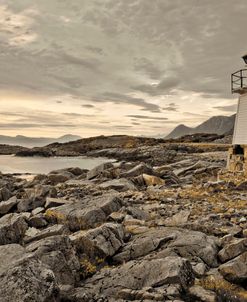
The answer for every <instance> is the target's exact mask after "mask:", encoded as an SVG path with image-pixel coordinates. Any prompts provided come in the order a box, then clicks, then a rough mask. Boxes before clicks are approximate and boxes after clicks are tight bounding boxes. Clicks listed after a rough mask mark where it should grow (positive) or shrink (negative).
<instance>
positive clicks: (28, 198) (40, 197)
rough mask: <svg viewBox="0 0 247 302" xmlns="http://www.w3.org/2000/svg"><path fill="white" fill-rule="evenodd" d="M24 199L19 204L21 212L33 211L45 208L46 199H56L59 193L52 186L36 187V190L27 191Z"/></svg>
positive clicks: (18, 207)
mask: <svg viewBox="0 0 247 302" xmlns="http://www.w3.org/2000/svg"><path fill="white" fill-rule="evenodd" d="M25 193H26V194H25V196H24V198H23V199H22V200H21V201H20V202H19V203H18V206H17V209H18V211H19V212H28V211H32V210H34V209H36V208H38V207H44V205H45V202H46V197H48V196H50V197H55V196H56V194H57V191H56V189H55V188H54V187H52V186H44V185H36V186H35V188H34V189H26V190H25Z"/></svg>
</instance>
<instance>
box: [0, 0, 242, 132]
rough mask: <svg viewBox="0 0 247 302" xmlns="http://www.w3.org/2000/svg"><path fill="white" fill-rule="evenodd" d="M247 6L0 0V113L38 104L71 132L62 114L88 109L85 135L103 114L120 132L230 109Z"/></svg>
mask: <svg viewBox="0 0 247 302" xmlns="http://www.w3.org/2000/svg"><path fill="white" fill-rule="evenodd" d="M246 9H247V3H246V1H245V0H238V1H235V2H234V3H233V2H232V1H231V0H218V1H214V0H208V1H197V0H187V1H184V0H174V1H168V0H153V1H150V0H125V1H122V0H105V1H99V0H84V1H80V0H74V1H69V0H63V1H59V0H54V1H50V0H42V1H32V0H25V1H24V0H2V1H0V43H1V51H0V65H1V69H0V94H1V99H2V100H3V101H0V111H5V109H8V111H9V112H10V111H11V110H12V111H16V112H20V111H22V112H25V111H26V112H29V111H30V110H34V111H35V110H37V107H39V106H38V105H37V99H38V98H39V99H40V100H41V99H42V100H43V104H44V106H45V107H44V108H47V110H51V111H57V116H58V117H59V118H60V119H61V121H62V119H65V120H64V125H70V122H71V123H73V121H69V122H66V121H67V119H69V117H68V116H66V115H61V111H64V112H67V111H68V112H70V111H74V112H75V113H78V112H80V110H81V111H83V108H84V109H90V108H92V112H93V113H94V115H95V116H94V121H91V120H90V121H89V124H86V123H85V128H87V129H90V128H89V125H90V123H91V129H92V132H90V131H87V132H88V133H89V132H90V133H96V132H97V131H98V133H97V134H100V132H101V131H106V129H104V128H101V127H99V123H104V120H103V118H102V115H104V119H105V120H111V121H113V122H112V123H113V124H114V125H117V123H116V121H115V119H116V120H118V124H119V120H121V121H122V122H123V123H125V124H126V123H128V122H131V119H132V118H133V117H132V118H131V117H130V116H144V115H143V113H144V112H145V116H147V117H150V118H153V115H154V113H156V114H158V113H159V117H160V118H161V114H162V112H165V115H166V116H165V117H163V119H165V120H166V119H168V120H167V125H168V122H169V123H170V126H167V127H171V126H172V123H175V122H178V121H180V120H181V119H183V118H186V115H184V114H183V112H191V114H192V115H193V116H192V115H191V119H190V121H191V123H195V122H197V121H198V120H199V119H201V120H203V117H202V116H200V114H201V113H202V112H205V111H207V110H208V108H210V114H212V115H214V114H217V113H218V111H219V110H221V111H223V112H226V113H227V112H234V110H235V109H234V107H233V106H232V107H231V105H230V104H229V102H230V101H231V99H232V96H231V91H230V82H229V76H230V74H231V72H232V71H235V70H237V69H238V68H239V69H240V68H242V67H243V63H242V61H241V59H240V57H241V55H242V54H243V53H245V52H246V49H244V45H243V43H242V39H243V38H242V37H244V36H245V28H246V26H247V19H246ZM202 16H203V17H202ZM240 41H241V42H240ZM12 95H14V96H15V98H13V97H11V96H12ZM27 97H28V101H26V98H27ZM5 100H6V101H5ZM4 102H5V103H4ZM6 102H9V104H6ZM14 102H15V106H12V105H11V103H12V104H13V103H14ZM18 102H19V103H18ZM17 103H18V104H17ZM171 104H172V105H171ZM56 106H57V107H56ZM94 107H97V110H98V111H97V110H96V108H95V109H94ZM13 108H14V109H13ZM38 110H40V107H39V109H38ZM20 114H21V112H20ZM201 115H203V114H201ZM9 118H10V117H9V116H2V123H3V122H5V123H6V124H8V123H9V120H8V119H9ZM20 118H23V116H22V114H21V115H20ZM53 118H54V116H53ZM71 118H72V117H71ZM78 118H79V116H78ZM81 118H82V119H83V118H85V119H90V118H91V117H90V118H89V117H83V116H81ZM27 119H28V118H27ZM34 119H37V120H38V122H39V121H40V120H41V118H40V117H39V116H38V115H36V116H35V117H33V120H32V121H31V122H24V121H22V122H23V124H32V123H33V122H34ZM55 119H56V118H55ZM136 119H138V121H139V122H140V123H141V125H142V127H136V128H140V131H143V133H144V134H145V133H146V132H147V131H150V132H152V131H151V130H149V129H148V128H147V127H146V123H147V122H148V119H144V118H143V119H141V118H138V117H137V118H136ZM29 120H30V118H29ZM56 120H57V119H56ZM149 121H154V120H153V119H152V120H149ZM158 121H159V120H157V119H156V122H158ZM163 122H164V120H160V124H161V126H162V125H163ZM45 123H46V125H51V124H53V122H52V121H50V122H49V121H47V120H46V122H45ZM58 124H59V125H60V121H59V120H58ZM78 125H80V127H81V129H82V130H81V131H84V130H83V129H84V128H83V127H84V126H83V124H81V123H79V124H78ZM100 125H104V124H100ZM105 126H109V125H107V124H106V125H105ZM136 126H138V125H136ZM47 127H48V126H47ZM96 127H98V129H95V128H96ZM13 129H14V128H13ZM47 129H48V128H47ZM94 129H95V130H94ZM167 129H168V128H167ZM118 130H119V132H120V133H122V132H121V131H120V129H119V128H118ZM16 131H19V128H18V127H17V128H16ZM47 131H48V130H47ZM51 131H55V130H52V129H51ZM112 131H113V130H112ZM138 131H139V130H138ZM167 131H168V130H167ZM105 133H110V130H109V131H108V128H107V131H106V132H105ZM135 133H138V134H139V133H140V134H143V133H141V132H135ZM152 133H154V132H152Z"/></svg>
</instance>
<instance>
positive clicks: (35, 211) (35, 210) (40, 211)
mask: <svg viewBox="0 0 247 302" xmlns="http://www.w3.org/2000/svg"><path fill="white" fill-rule="evenodd" d="M44 211H45V209H44V208H43V207H38V208H36V209H34V210H32V215H38V214H40V213H44Z"/></svg>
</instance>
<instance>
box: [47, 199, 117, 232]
mask: <svg viewBox="0 0 247 302" xmlns="http://www.w3.org/2000/svg"><path fill="white" fill-rule="evenodd" d="M121 207H122V200H121V199H120V198H119V197H118V195H117V194H111V193H109V194H105V195H103V196H96V197H90V198H88V197H86V198H84V199H82V200H81V201H78V202H75V203H72V204H68V205H63V206H60V207H56V208H51V209H48V210H47V211H46V218H47V219H48V220H49V221H51V222H57V223H62V224H66V225H68V226H69V228H70V229H71V230H72V231H78V230H81V229H88V228H92V227H95V226H97V225H99V224H100V223H103V222H105V221H106V220H107V217H108V216H109V215H110V214H111V213H112V212H116V211H118V210H119V209H120V208H121Z"/></svg>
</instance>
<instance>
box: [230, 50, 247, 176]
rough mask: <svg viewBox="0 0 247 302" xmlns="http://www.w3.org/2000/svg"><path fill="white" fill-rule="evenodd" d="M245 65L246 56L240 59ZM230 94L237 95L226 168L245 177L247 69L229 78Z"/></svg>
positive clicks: (246, 172)
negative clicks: (239, 172) (236, 107)
mask: <svg viewBox="0 0 247 302" xmlns="http://www.w3.org/2000/svg"><path fill="white" fill-rule="evenodd" d="M242 58H243V60H244V62H245V63H246V64H247V54H246V55H245V56H243V57H242ZM231 82H232V93H238V94H239V100H238V109H237V115H236V120H235V126H234V133H233V142H232V147H231V148H230V150H229V157H228V168H229V170H231V171H243V172H244V173H245V174H246V175H247V69H240V70H238V71H236V72H234V73H233V74H232V76H231Z"/></svg>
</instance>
